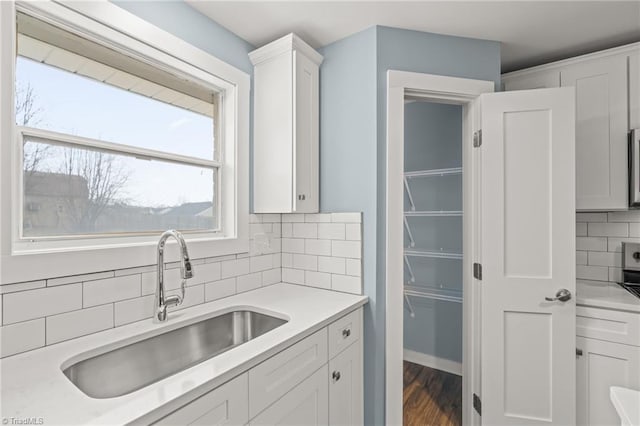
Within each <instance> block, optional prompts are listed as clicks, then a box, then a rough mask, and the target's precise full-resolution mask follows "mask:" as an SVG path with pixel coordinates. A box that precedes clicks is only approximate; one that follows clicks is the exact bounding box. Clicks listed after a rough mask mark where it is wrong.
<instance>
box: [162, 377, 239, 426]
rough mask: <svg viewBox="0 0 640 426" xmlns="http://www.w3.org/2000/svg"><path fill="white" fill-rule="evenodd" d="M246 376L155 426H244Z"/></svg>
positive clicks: (207, 394)
mask: <svg viewBox="0 0 640 426" xmlns="http://www.w3.org/2000/svg"><path fill="white" fill-rule="evenodd" d="M248 388H249V385H248V380H247V374H246V373H245V374H243V375H241V376H238V377H236V378H235V379H233V380H231V381H230V382H227V383H225V384H224V385H222V386H220V387H218V388H216V389H214V390H212V391H211V392H209V393H206V394H204V395H202V396H201V397H200V398H198V399H196V400H195V401H192V402H190V403H189V404H187V405H185V406H184V407H181V408H178V409H177V410H176V411H174V412H173V413H171V414H169V415H168V416H166V417H164V418H162V419H160V420H159V421H158V422H157V423H154V424H156V425H167V426H174V425H175V426H178V425H180V426H184V425H202V426H204V425H206V426H214V425H243V424H245V423H246V422H247V421H248V420H249V396H248Z"/></svg>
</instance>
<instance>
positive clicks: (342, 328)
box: [156, 308, 364, 426]
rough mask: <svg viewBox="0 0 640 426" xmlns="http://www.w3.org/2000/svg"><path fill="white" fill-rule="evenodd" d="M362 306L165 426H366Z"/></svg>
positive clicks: (177, 413) (171, 418) (186, 409)
mask: <svg viewBox="0 0 640 426" xmlns="http://www.w3.org/2000/svg"><path fill="white" fill-rule="evenodd" d="M361 330H362V308H360V309H357V310H355V311H353V312H351V313H349V314H347V315H345V316H343V317H342V318H339V319H338V320H336V321H335V322H333V323H331V324H329V325H328V326H327V327H325V328H323V329H321V330H319V331H317V332H315V333H314V334H312V335H311V336H309V337H306V338H305V339H303V340H301V341H299V342H298V343H295V344H293V345H291V346H290V347H288V348H286V349H284V350H282V351H281V352H279V353H277V354H275V355H273V356H272V357H271V358H269V359H267V360H265V361H264V362H262V363H261V364H258V365H256V366H255V367H253V368H252V369H250V370H249V371H248V372H245V373H243V374H242V375H240V376H238V377H236V378H234V379H232V380H231V381H229V382H227V383H225V384H224V385H222V386H220V387H218V388H216V389H214V390H212V391H210V392H209V393H207V394H205V395H203V396H201V397H199V398H197V399H195V400H194V401H192V402H190V403H188V404H187V405H185V406H183V407H181V408H179V409H177V410H176V411H174V412H173V413H171V414H169V415H168V416H166V417H164V418H162V419H160V421H158V422H157V423H156V424H160V425H245V424H250V425H292V426H293V425H295V426H298V425H299V426H303V425H345V426H346V425H349V426H357V425H362V424H363V417H364V412H363V373H362V339H361V336H360V331H361Z"/></svg>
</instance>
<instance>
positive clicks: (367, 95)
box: [320, 27, 384, 425]
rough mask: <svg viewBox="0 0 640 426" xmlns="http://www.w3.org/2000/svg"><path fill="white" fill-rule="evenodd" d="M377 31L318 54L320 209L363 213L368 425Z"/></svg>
mask: <svg viewBox="0 0 640 426" xmlns="http://www.w3.org/2000/svg"><path fill="white" fill-rule="evenodd" d="M376 32H377V30H376V28H375V27H372V28H369V29H368V30H365V31H362V32H360V33H357V34H355V35H352V36H350V37H348V38H345V39H342V40H340V41H337V42H335V43H333V44H331V45H329V46H327V47H325V48H323V49H321V51H320V53H322V55H324V62H323V63H322V68H321V69H320V210H321V211H323V212H341V211H342V212H348V211H361V212H363V251H364V253H363V279H364V292H365V294H366V295H367V296H369V304H368V305H367V306H366V307H365V313H364V317H365V318H364V343H365V358H364V377H365V401H366V402H365V424H366V425H371V424H374V421H375V422H380V421H381V420H376V419H381V418H380V417H379V415H380V413H381V412H382V411H381V410H382V409H383V408H382V407H380V405H381V404H383V403H384V402H383V401H384V375H381V374H380V372H381V371H384V355H383V354H384V339H381V338H379V336H383V335H384V322H380V311H381V310H382V309H384V301H383V302H382V303H379V301H378V297H377V289H376V262H375V258H376V232H377V224H376V176H377V170H376V168H377V166H376V161H377V160H376V155H377V154H376V138H377V135H376V120H377V116H376V96H377V95H376ZM376 405H377V407H376ZM374 409H375V410H376V414H373V411H374Z"/></svg>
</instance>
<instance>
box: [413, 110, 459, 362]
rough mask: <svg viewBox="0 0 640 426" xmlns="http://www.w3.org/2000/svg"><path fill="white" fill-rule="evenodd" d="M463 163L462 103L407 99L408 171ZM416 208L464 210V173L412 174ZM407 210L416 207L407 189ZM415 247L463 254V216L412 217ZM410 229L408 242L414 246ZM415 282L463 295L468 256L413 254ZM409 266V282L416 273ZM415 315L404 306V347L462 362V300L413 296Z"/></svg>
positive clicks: (426, 287)
mask: <svg viewBox="0 0 640 426" xmlns="http://www.w3.org/2000/svg"><path fill="white" fill-rule="evenodd" d="M461 166H462V107H461V106H460V105H446V104H436V103H429V102H411V103H407V104H405V114H404V170H405V172H410V171H419V170H432V169H444V168H452V167H461ZM409 185H410V188H411V193H412V196H413V201H414V203H415V207H416V210H418V211H429V210H432V211H433V210H436V211H437V210H448V211H460V210H462V175H445V176H429V177H423V178H413V179H409ZM404 209H405V211H409V210H410V209H411V205H410V203H409V197H408V195H407V193H406V192H405V207H404ZM407 221H408V223H409V226H410V227H411V232H412V235H413V238H414V240H415V243H416V245H415V248H416V249H423V250H430V251H446V252H451V253H462V217H460V216H451V217H437V216H433V217H407ZM409 241H410V240H409V235H408V234H407V233H406V231H405V247H408V246H409ZM409 261H410V262H411V265H412V270H413V273H414V275H415V282H413V283H411V285H412V286H414V287H417V288H421V289H425V290H427V291H428V290H433V289H436V290H437V289H440V288H445V289H447V290H455V291H459V292H460V294H462V261H461V260H458V259H436V258H424V257H411V258H410V259H409ZM408 272H409V271H408V270H405V282H409V277H410V274H409V273H408ZM409 301H410V303H411V306H412V307H413V311H414V316H413V317H411V315H409V311H408V309H405V310H404V330H403V331H404V348H405V349H410V350H412V351H415V352H420V353H423V354H427V355H431V356H435V357H437V358H445V359H448V360H451V361H455V362H462V304H461V303H456V302H451V301H442V300H433V299H432V300H429V299H423V298H419V297H409Z"/></svg>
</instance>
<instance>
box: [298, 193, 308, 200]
mask: <svg viewBox="0 0 640 426" xmlns="http://www.w3.org/2000/svg"><path fill="white" fill-rule="evenodd" d="M306 199H307V196H306V195H305V194H300V195H298V200H300V201H304V200H306Z"/></svg>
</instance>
